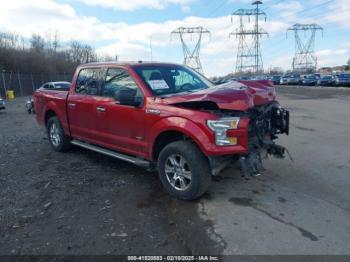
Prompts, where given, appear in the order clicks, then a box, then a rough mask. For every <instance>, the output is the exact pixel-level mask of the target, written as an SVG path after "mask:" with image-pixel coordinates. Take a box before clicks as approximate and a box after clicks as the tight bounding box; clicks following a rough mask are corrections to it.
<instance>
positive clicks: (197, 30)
mask: <svg viewBox="0 0 350 262" xmlns="http://www.w3.org/2000/svg"><path fill="white" fill-rule="evenodd" d="M205 34H207V35H210V31H209V30H207V29H205V28H203V27H201V26H198V27H179V28H177V29H176V30H174V31H172V32H171V36H173V35H178V36H179V38H180V40H181V44H182V51H183V55H184V61H183V63H184V64H185V65H187V66H189V67H191V68H193V69H195V70H196V71H197V72H200V73H203V68H202V64H201V61H200V59H199V51H200V49H201V42H202V37H203V35H205ZM186 35H189V36H190V40H193V39H195V42H194V45H190V44H189V42H188V41H187V40H188V39H187V38H186V37H185V36H186ZM193 36H195V38H193Z"/></svg>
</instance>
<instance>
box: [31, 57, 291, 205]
mask: <svg viewBox="0 0 350 262" xmlns="http://www.w3.org/2000/svg"><path fill="white" fill-rule="evenodd" d="M34 102H35V111H36V112H37V115H36V117H37V121H38V122H39V123H40V124H43V125H44V126H45V127H46V129H47V134H48V138H49V141H50V144H51V146H52V147H53V149H54V150H55V151H59V152H63V151H66V150H68V149H69V148H70V147H71V146H72V145H76V146H80V147H83V148H86V149H90V150H93V151H97V152H100V153H102V154H105V155H109V156H111V157H114V158H118V159H121V160H125V161H128V162H131V163H133V164H136V165H139V166H143V167H145V168H147V169H149V170H155V171H158V173H159V178H160V180H161V182H162V184H163V186H164V188H165V190H166V191H167V192H168V193H169V194H171V195H173V196H175V197H177V198H179V199H183V200H192V199H195V198H198V197H199V196H201V195H202V194H203V193H204V192H206V191H207V189H208V187H209V185H210V182H211V179H212V176H216V175H218V174H219V173H220V172H221V171H222V170H223V169H224V168H225V167H227V166H229V165H230V164H231V163H233V162H234V161H238V163H240V165H241V168H242V174H243V175H244V176H256V175H259V174H260V171H261V170H262V159H263V158H265V157H267V156H268V155H274V156H277V157H281V158H282V157H284V154H285V148H284V147H282V146H279V145H277V144H276V143H275V142H274V141H275V140H276V139H277V138H278V137H277V136H278V135H279V134H288V131H289V113H288V111H287V110H285V109H283V108H282V107H281V106H280V105H279V103H278V102H277V101H276V92H275V89H274V87H273V85H272V84H271V82H270V81H267V80H262V81H242V82H235V81H232V82H229V83H225V84H221V85H217V86H215V85H213V84H212V83H211V82H210V81H209V80H208V79H206V78H205V77H203V76H202V75H200V74H199V73H197V72H195V71H194V70H192V69H190V68H188V67H185V66H182V65H177V64H168V63H145V62H142V61H139V62H128V63H90V64H85V65H81V66H79V67H78V68H77V70H76V72H75V75H74V77H73V81H72V85H71V87H70V90H69V91H66V90H55V89H51V90H50V89H44V88H40V89H38V90H37V91H36V92H35V94H34Z"/></svg>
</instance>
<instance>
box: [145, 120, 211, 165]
mask: <svg viewBox="0 0 350 262" xmlns="http://www.w3.org/2000/svg"><path fill="white" fill-rule="evenodd" d="M152 130H156V132H152V137H151V139H150V141H151V145H152V146H151V151H150V153H149V156H150V159H152V160H153V161H157V159H158V156H159V153H160V151H161V150H162V149H163V148H164V147H165V146H166V145H168V144H169V143H171V142H175V141H180V140H184V141H192V142H193V143H194V144H195V145H196V146H197V147H198V149H199V150H200V151H202V153H203V154H204V155H207V154H206V148H205V146H204V144H205V143H207V142H208V141H209V138H208V136H207V135H206V134H205V133H204V132H203V131H202V129H201V128H200V127H198V126H197V125H196V124H195V123H194V122H193V121H191V120H188V119H183V118H179V117H173V118H167V119H163V121H160V122H158V123H157V124H156V125H155V126H153V128H152Z"/></svg>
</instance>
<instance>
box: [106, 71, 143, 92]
mask: <svg viewBox="0 0 350 262" xmlns="http://www.w3.org/2000/svg"><path fill="white" fill-rule="evenodd" d="M121 89H136V91H137V93H136V96H138V97H142V92H141V90H140V89H139V87H138V86H137V84H136V83H135V81H134V79H133V78H132V77H131V76H130V75H129V73H128V72H127V71H126V70H124V69H121V68H109V69H108V70H107V73H106V78H105V81H104V83H103V86H102V93H101V95H102V96H104V97H112V98H115V97H118V93H119V91H120V90H121Z"/></svg>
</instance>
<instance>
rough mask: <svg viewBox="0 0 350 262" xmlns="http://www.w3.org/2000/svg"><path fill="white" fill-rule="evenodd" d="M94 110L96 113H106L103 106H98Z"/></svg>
mask: <svg viewBox="0 0 350 262" xmlns="http://www.w3.org/2000/svg"><path fill="white" fill-rule="evenodd" d="M96 110H97V111H100V112H106V108H105V107H103V106H98V107H96Z"/></svg>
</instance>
